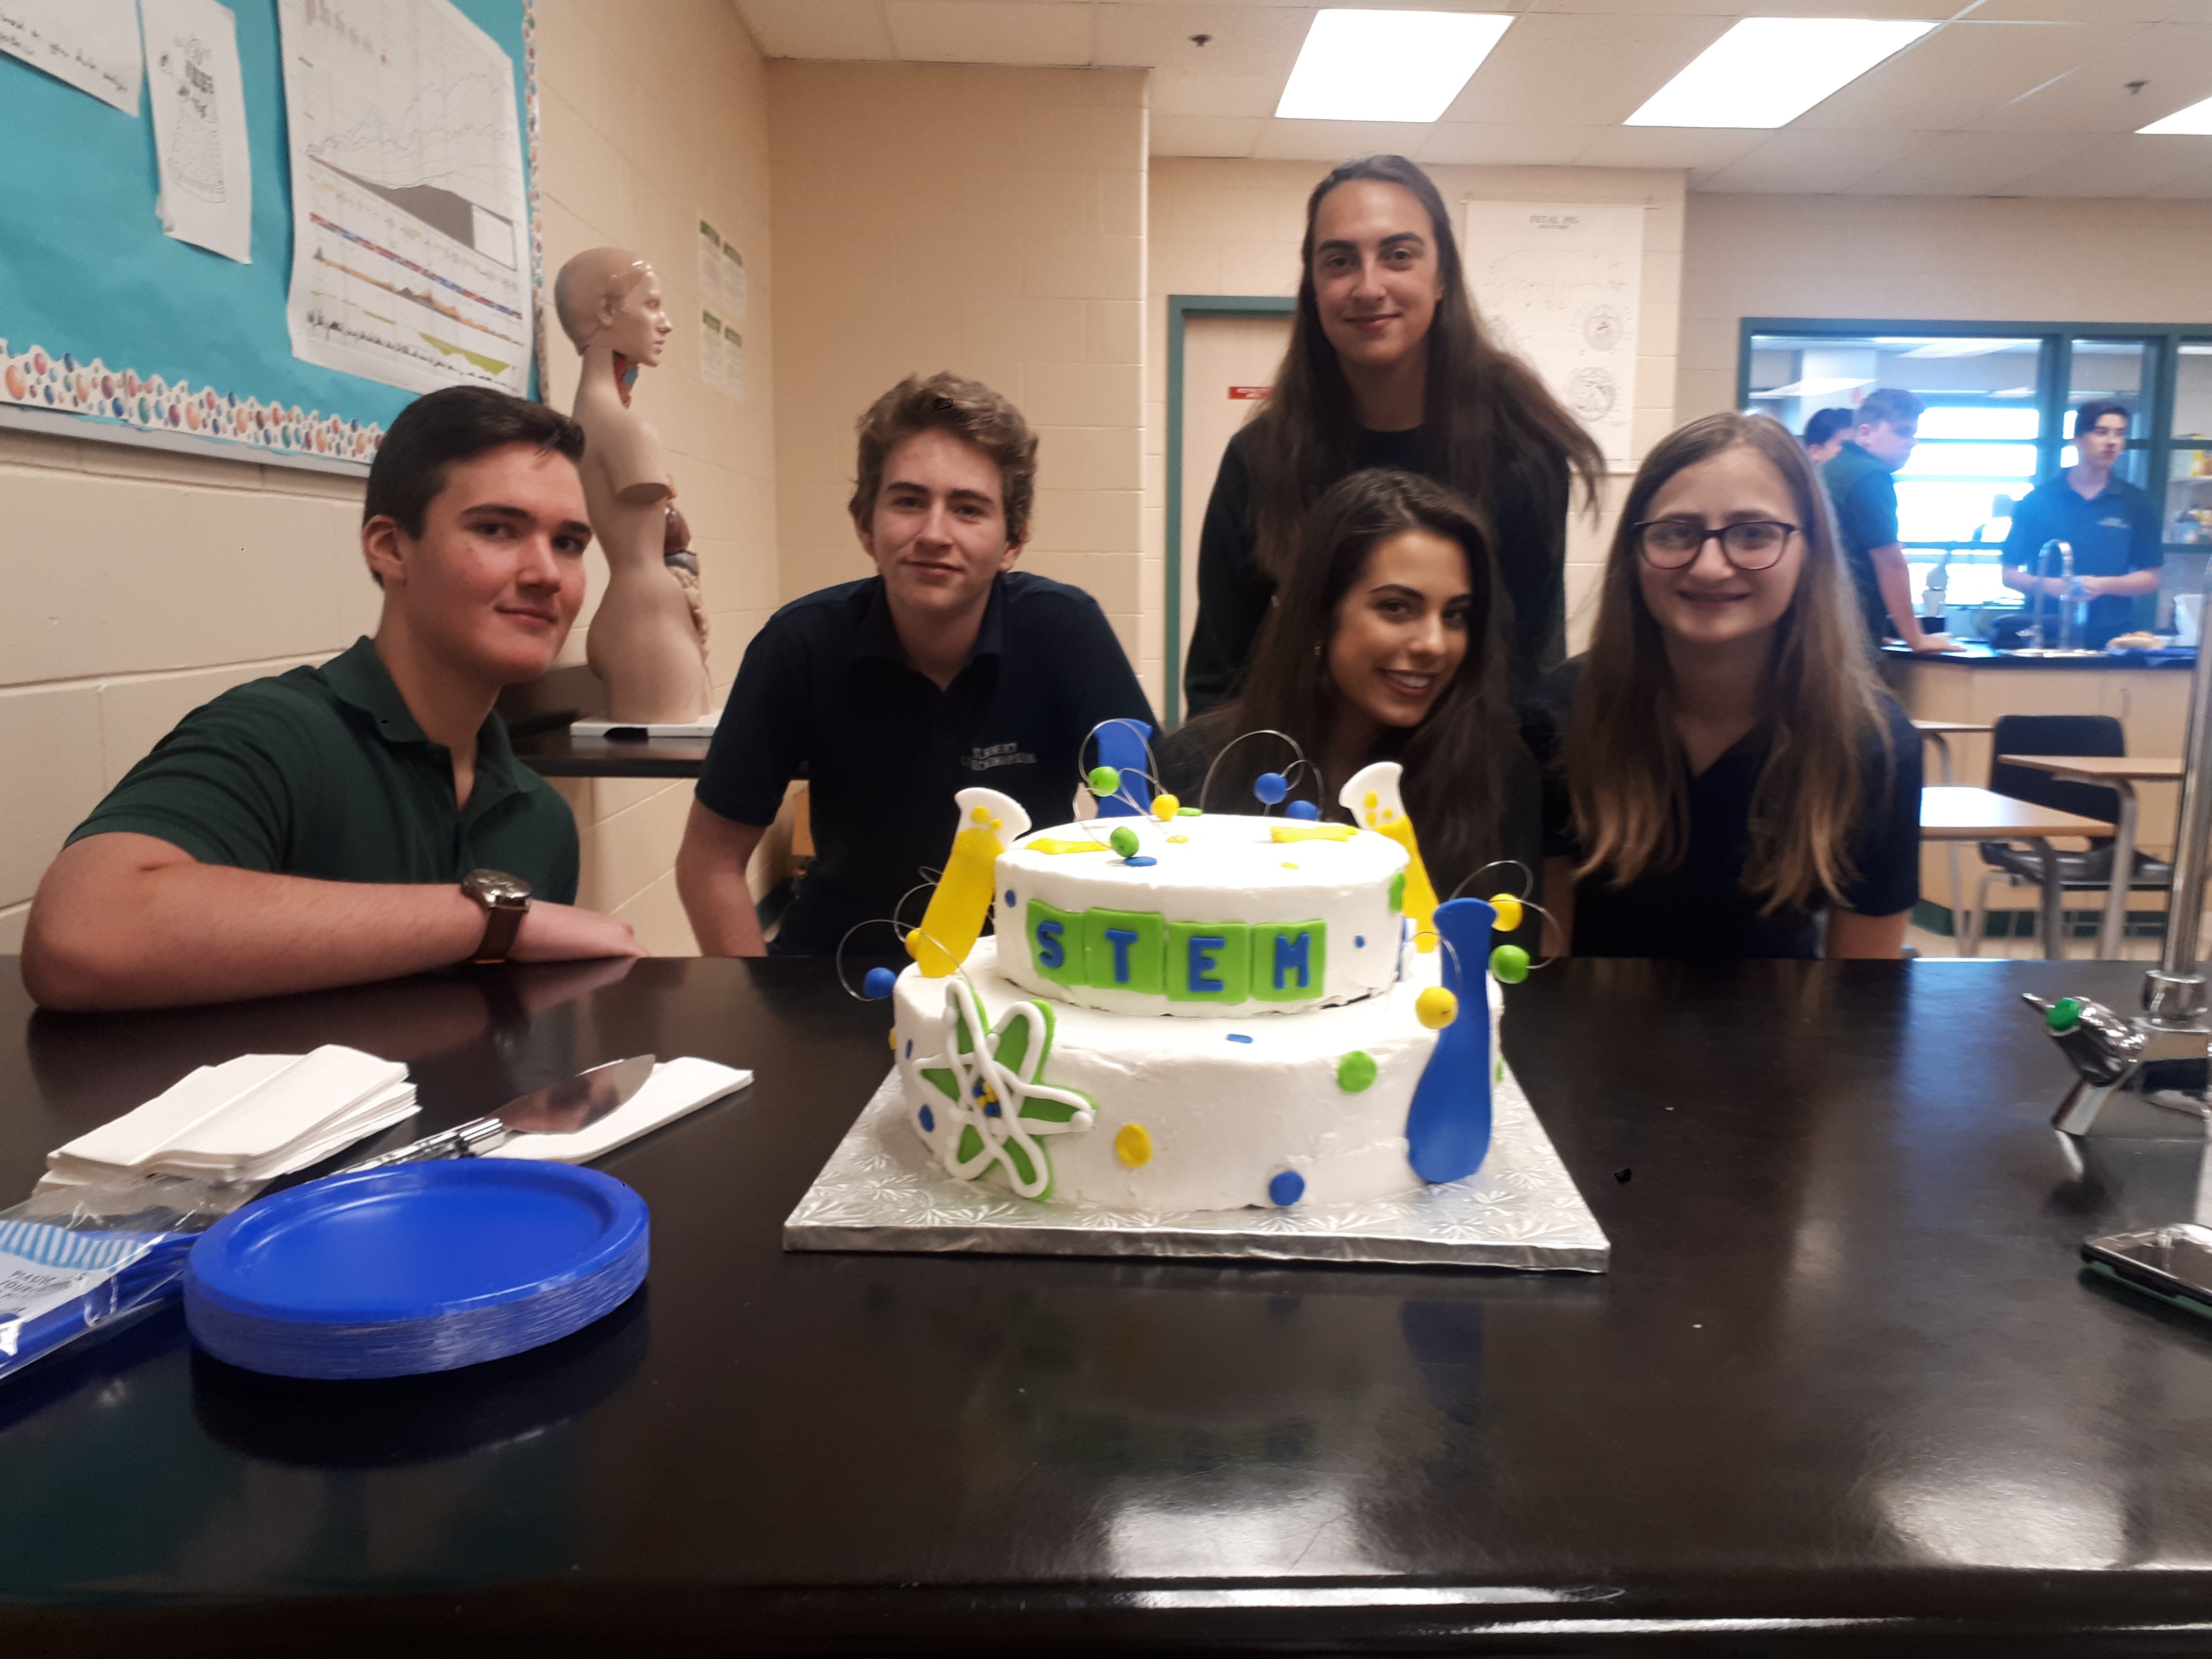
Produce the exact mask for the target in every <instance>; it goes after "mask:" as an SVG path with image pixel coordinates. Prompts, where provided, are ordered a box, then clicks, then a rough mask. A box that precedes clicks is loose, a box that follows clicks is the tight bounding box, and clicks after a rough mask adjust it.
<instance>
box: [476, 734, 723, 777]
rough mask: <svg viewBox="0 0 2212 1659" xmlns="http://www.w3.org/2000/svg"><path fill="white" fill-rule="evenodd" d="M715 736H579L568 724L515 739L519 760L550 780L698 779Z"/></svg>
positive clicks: (516, 753)
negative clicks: (571, 730) (569, 728)
mask: <svg viewBox="0 0 2212 1659" xmlns="http://www.w3.org/2000/svg"><path fill="white" fill-rule="evenodd" d="M713 744H714V739H713V738H628V739H626V738H580V737H577V736H576V735H575V734H574V732H570V731H569V730H568V727H567V726H556V727H554V728H553V729H552V730H551V731H549V732H531V733H529V734H527V735H526V736H521V737H518V738H515V740H514V753H515V758H517V759H518V760H520V761H521V762H522V763H524V764H525V765H526V766H529V767H530V768H532V769H533V770H535V771H536V772H537V773H538V775H540V776H542V777H548V778H696V777H697V776H698V775H699V774H700V773H701V772H702V771H703V770H704V769H706V765H707V750H708V749H709V748H710V747H712V746H713Z"/></svg>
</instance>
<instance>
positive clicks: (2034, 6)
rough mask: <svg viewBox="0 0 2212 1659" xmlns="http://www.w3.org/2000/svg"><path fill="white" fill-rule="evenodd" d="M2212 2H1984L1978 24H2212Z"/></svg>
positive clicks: (2176, 0)
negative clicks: (2208, 12)
mask: <svg viewBox="0 0 2212 1659" xmlns="http://www.w3.org/2000/svg"><path fill="white" fill-rule="evenodd" d="M2207 11H2212V0H1983V3H1982V5H1981V6H1980V8H1979V9H1977V10H1976V11H1975V13H1974V16H1975V19H1976V20H1977V21H1983V22H1994V23H2011V22H2028V23H2189V22H2212V16H2202V15H2192V14H2195V13H2203V12H2207Z"/></svg>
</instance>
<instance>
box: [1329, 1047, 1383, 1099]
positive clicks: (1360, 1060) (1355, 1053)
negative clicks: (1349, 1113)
mask: <svg viewBox="0 0 2212 1659" xmlns="http://www.w3.org/2000/svg"><path fill="white" fill-rule="evenodd" d="M1374 1081H1375V1056H1374V1055H1372V1054H1366V1053H1364V1052H1363V1051H1361V1050H1360V1049H1358V1048H1354V1049H1353V1050H1352V1052H1351V1053H1350V1054H1346V1056H1345V1057H1344V1058H1343V1059H1342V1060H1338V1061H1337V1062H1336V1086H1337V1087H1338V1088H1340V1089H1341V1090H1343V1091H1344V1092H1345V1093H1346V1094H1348V1095H1356V1094H1358V1092H1359V1091H1361V1090H1362V1089H1364V1088H1367V1087H1368V1086H1369V1085H1371V1084H1372V1083H1373V1082H1374Z"/></svg>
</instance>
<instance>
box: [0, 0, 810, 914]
mask: <svg viewBox="0 0 2212 1659" xmlns="http://www.w3.org/2000/svg"><path fill="white" fill-rule="evenodd" d="M653 11H654V22H655V27H654V29H653V31H651V32H649V33H647V32H642V31H635V30H624V29H609V28H607V27H605V22H606V21H607V15H608V9H607V8H605V7H603V6H595V5H592V4H591V3H589V0H539V5H538V21H539V27H540V43H541V53H540V58H539V70H540V77H541V82H540V86H541V93H542V95H543V99H544V153H543V157H542V161H543V167H544V171H543V174H542V178H541V183H542V185H543V187H544V195H545V197H546V252H547V258H548V259H549V261H550V263H551V264H553V265H555V266H557V264H558V262H559V261H560V260H561V259H562V258H565V257H566V256H567V255H568V253H571V252H574V251H575V250H576V249H578V248H580V247H583V246H590V245H592V243H595V242H599V241H603V240H621V241H624V242H627V243H629V245H631V246H635V247H637V248H639V249H640V250H641V251H642V252H647V254H649V255H650V256H652V257H653V258H657V259H659V260H660V261H661V262H662V264H661V270H662V274H663V276H664V277H665V279H666V280H667V283H668V286H669V289H670V291H671V298H672V301H674V302H675V305H676V307H677V309H676V314H677V318H678V332H677V335H676V337H675V340H674V343H673V347H672V349H671V353H670V357H669V362H668V365H667V366H666V367H665V368H662V369H660V370H659V371H658V373H657V374H656V375H655V377H654V379H653V381H652V383H651V384H650V386H649V387H648V390H647V393H646V394H645V395H646V396H647V398H648V399H649V401H648V403H647V409H648V410H649V412H650V414H651V416H652V418H653V420H654V421H655V422H656V423H657V424H658V425H659V428H660V430H661V433H662V435H663V437H664V439H665V441H667V444H668V447H669V449H670V451H671V455H672V456H673V458H674V464H675V466H676V468H677V472H678V483H679V486H680V488H681V489H682V491H683V500H684V508H685V510H686V513H687V514H688V516H689V517H690V521H691V524H692V526H693V527H694V529H695V531H696V533H697V536H698V541H697V543H696V545H697V547H698V548H699V550H700V551H701V554H702V567H703V569H704V576H705V581H706V586H707V592H708V599H709V603H710V604H711V605H712V606H713V607H714V611H715V612H716V614H715V617H714V665H715V678H716V679H717V681H718V682H720V683H725V684H726V682H727V680H728V678H730V676H731V674H732V672H733V671H734V670H735V665H736V663H737V659H738V653H740V652H742V650H743V648H744V641H746V639H747V638H749V637H750V635H751V632H752V630H753V629H754V628H756V627H757V625H758V623H759V620H760V618H761V617H762V616H763V615H764V614H765V613H766V611H767V610H768V609H769V607H770V606H771V605H773V604H774V603H775V543H774V534H775V525H774V520H773V514H772V507H771V504H770V503H771V501H772V492H773V471H774V464H773V455H774V449H773V444H772V441H771V437H770V425H769V408H770V401H769V400H770V397H771V388H772V386H773V380H772V376H771V368H770V356H769V350H768V349H767V334H768V328H767V324H768V313H769V286H770V283H769V259H768V246H767V243H768V178H767V157H768V143H767V122H766V113H765V108H764V104H763V94H762V70H761V63H760V58H759V55H758V54H757V52H755V51H754V49H753V47H752V45H751V42H750V38H749V37H748V36H747V35H746V33H745V32H744V29H743V27H740V25H739V24H738V21H737V19H736V16H735V15H734V13H733V12H732V10H731V9H730V8H729V7H728V6H727V5H726V4H725V3H723V0H660V3H657V4H656V5H655V7H654V8H653ZM702 211H704V212H706V213H708V215H709V216H712V217H713V218H714V222H716V223H717V224H719V225H720V226H721V227H722V228H724V229H725V230H726V231H728V232H729V233H731V234H733V235H734V236H736V237H737V238H738V240H739V241H740V245H741V246H743V247H744V250H745V253H746V263H747V265H748V267H749V268H750V270H751V272H752V277H753V289H752V303H751V314H750V318H749V319H748V322H747V324H746V325H745V332H746V344H747V348H748V362H747V366H746V367H747V378H748V382H749V384H748V386H747V401H746V402H745V403H744V404H730V403H729V402H728V400H726V399H721V398H717V397H716V395H715V394H714V393H711V392H707V391H706V390H705V389H704V388H703V386H702V384H701V382H700V380H699V378H698V368H697V361H698V360H697V352H696V313H697V309H698V307H697V304H696V288H695V277H694V275H693V272H694V268H695V261H694V255H693V247H694V246H695V242H696V232H695V230H694V228H693V227H694V224H695V222H696V216H697V215H698V214H699V213H701V212H702ZM756 251H757V257H756ZM686 311H688V312H689V313H690V316H691V319H692V324H693V325H692V327H691V328H690V329H689V330H687V329H686V328H685V326H684V316H685V313H686ZM756 342H757V343H758V349H754V348H755V345H756ZM564 350H565V348H564ZM555 362H556V377H555V384H554V391H555V394H556V401H565V399H566V398H567V395H568V391H569V388H570V387H571V386H572V385H573V377H574V367H573V359H572V358H570V359H567V360H565V361H564V360H563V358H562V356H558V355H556V360H555ZM0 513H4V516H5V520H6V522H7V525H8V537H7V548H8V556H6V557H5V558H0V777H5V778H6V779H7V780H8V802H9V810H8V811H6V812H5V813H0V952H8V951H15V950H16V949H18V948H19V947H20V945H21V938H22V927H23V919H24V914H25V911H26V910H27V908H28V901H29V899H30V896H31V893H32V890H33V888H34V887H35V886H36V884H37V882H38V878H39V876H40V872H42V871H44V869H45V868H46V863H47V861H48V860H50V859H52V856H53V854H54V853H55V851H56V850H57V849H58V848H59V847H60V845H61V842H62V838H63V836H65V835H66V834H67V833H68V832H69V830H70V829H71V828H72V827H73V826H75V825H76V823H77V822H78V821H79V820H80V819H82V817H84V815H85V814H86V813H87V812H88V811H90V810H91V809H92V807H93V805H94V803H95V802H97V801H98V799H100V796H101V795H102V794H103V793H105V792H106V790H107V789H108V788H109V787H111V786H112V784H113V783H114V782H115V781H116V780H117V779H118V778H119V777H121V776H122V775H123V774H124V772H125V771H126V770H128V769H129V768H130V767H131V764H132V763H134V762H136V761H137V760H138V759H139V758H140V757H142V756H143V755H144V754H145V752H146V751H147V750H149V748H151V747H152V746H153V744H154V743H155V740H157V739H158V738H160V737H161V734H162V733H163V732H166V731H167V730H168V728H169V727H170V726H173V724H174V723H175V722H176V720H178V719H179V717H180V716H181V715H183V714H185V713H186V712H187V711H188V710H190V709H191V708H195V707H197V705H199V704H200V703H202V702H206V701H207V700H208V699H209V698H210V697H212V696H215V695H216V693H217V692H219V691H222V690H224V689H225V688H227V687H228V686H231V685H234V684H239V683H240V682H241V681H244V680H248V679H252V678H256V677H258V676H260V675H264V674H270V673H276V672H280V671H283V669H285V668H288V667H290V666H292V665H295V664H296V663H301V662H314V661H320V660H321V659H324V658H325V657H327V656H329V655H331V653H334V652H337V651H339V650H342V649H343V648H344V647H346V646H347V645H349V644H350V643H351V642H352V641H353V640H354V638H355V637H356V635H359V634H361V633H362V632H365V631H368V630H369V629H373V628H374V626H375V623H376V614H377V604H376V590H375V589H374V587H373V586H371V585H370V583H369V581H368V577H367V576H366V574H364V573H363V572H362V566H361V557H360V550H359V541H358V536H357V529H358V526H359V523H360V519H361V486H360V485H359V483H356V482H355V481H352V480H350V479H345V478H340V477H327V476H325V475H320V474H315V473H306V472H299V471H291V470H289V469H286V468H282V467H274V466H262V465H258V464H255V463H252V462H248V461H243V460H228V459H200V458H197V457H191V456H173V455H164V454H161V453H158V452H153V451H147V450H138V449H130V448H125V447H121V446H118V445H113V444H106V443H96V442H90V441H83V440H78V439H64V438H47V437H34V436H30V435H22V434H18V433H11V432H0ZM582 649H583V641H582V637H581V635H580V634H579V635H578V636H577V637H576V638H575V639H574V640H573V641H571V642H570V645H569V647H568V655H569V657H570V658H571V659H574V660H577V661H580V660H581V659H582ZM568 793H569V797H570V799H571V800H572V801H573V802H574V805H575V806H576V811H577V816H578V819H579V821H580V823H581V824H582V825H583V826H584V831H583V833H584V898H585V902H587V903H597V904H600V905H604V906H605V907H607V908H613V909H616V910H617V911H618V912H619V913H620V914H622V915H625V916H627V917H628V918H629V919H630V920H631V921H634V922H635V924H636V925H637V926H638V928H639V931H640V933H641V936H642V937H643V938H644V939H646V940H647V943H648V945H650V946H651V948H653V949H654V950H656V951H684V950H689V949H690V948H691V945H690V930H689V928H688V927H686V926H685V925H684V919H683V915H682V912H681V909H680V908H678V905H677V903H676V901H675V896H674V891H673V884H672V883H671V881H670V880H669V879H668V877H667V872H668V869H669V866H670V862H671V859H672V857H673V854H674V848H675V844H676V835H677V833H678V829H679V828H680V825H681V823H682V813H683V806H684V797H685V796H686V795H687V794H688V791H687V790H686V789H684V787H681V786H660V787H655V786H651V785H629V784H621V783H605V782H602V783H596V784H586V785H584V786H581V787H574V788H572V789H570V790H568Z"/></svg>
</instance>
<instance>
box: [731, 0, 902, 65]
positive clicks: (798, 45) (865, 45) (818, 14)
mask: <svg viewBox="0 0 2212 1659" xmlns="http://www.w3.org/2000/svg"><path fill="white" fill-rule="evenodd" d="M738 16H740V17H742V18H743V19H744V23H745V27H747V28H748V29H750V31H751V32H752V37H753V44H754V45H756V46H758V47H759V48H760V49H761V55H762V56H763V57H764V58H846V59H860V60H863V61H875V62H882V61H883V60H884V59H886V58H890V57H891V56H892V51H891V32H890V27H888V26H887V25H886V24H885V23H884V9H883V7H882V6H881V5H879V4H878V0H738Z"/></svg>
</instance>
